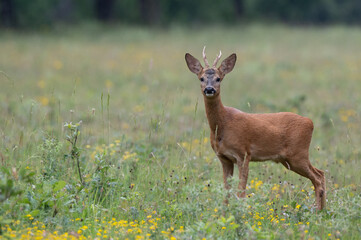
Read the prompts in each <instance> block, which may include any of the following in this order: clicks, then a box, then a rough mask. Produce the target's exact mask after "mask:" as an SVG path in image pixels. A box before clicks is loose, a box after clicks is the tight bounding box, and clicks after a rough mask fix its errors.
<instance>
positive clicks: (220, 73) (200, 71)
mask: <svg viewBox="0 0 361 240" xmlns="http://www.w3.org/2000/svg"><path fill="white" fill-rule="evenodd" d="M205 49H206V47H204V48H203V60H204V64H205V67H204V68H203V67H202V65H201V63H200V62H199V61H198V59H196V58H195V57H193V56H192V55H191V54H189V53H186V55H185V59H186V63H187V66H188V68H189V70H190V71H191V72H192V73H195V74H196V75H197V76H198V79H199V80H200V82H201V89H202V93H203V95H204V96H205V97H207V98H214V97H216V96H218V95H219V93H220V85H221V81H222V80H223V78H224V76H225V75H226V74H227V73H229V72H230V71H232V70H233V67H234V65H235V63H236V60H237V56H236V54H235V53H233V54H231V55H230V56H229V57H227V58H226V59H224V60H223V62H222V63H221V65H220V66H219V67H218V68H217V63H218V61H219V59H220V58H221V56H222V52H221V51H219V55H218V56H217V57H216V59H215V60H214V62H213V66H212V67H210V66H209V63H208V60H207V56H206V53H205Z"/></svg>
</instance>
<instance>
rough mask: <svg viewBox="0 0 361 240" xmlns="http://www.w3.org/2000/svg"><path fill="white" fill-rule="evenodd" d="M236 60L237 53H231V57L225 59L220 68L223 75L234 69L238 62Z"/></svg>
mask: <svg viewBox="0 0 361 240" xmlns="http://www.w3.org/2000/svg"><path fill="white" fill-rule="evenodd" d="M236 60H237V55H236V54H235V53H233V54H231V55H230V56H229V57H227V58H226V59H224V60H223V62H222V63H221V66H219V68H218V70H219V71H220V72H221V73H222V74H223V75H226V74H227V73H229V72H230V71H232V70H233V68H234V65H235V64H236Z"/></svg>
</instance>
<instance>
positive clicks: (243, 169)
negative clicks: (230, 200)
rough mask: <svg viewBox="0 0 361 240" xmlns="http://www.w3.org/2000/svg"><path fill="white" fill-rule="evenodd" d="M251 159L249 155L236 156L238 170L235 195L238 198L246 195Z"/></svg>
mask: <svg viewBox="0 0 361 240" xmlns="http://www.w3.org/2000/svg"><path fill="white" fill-rule="evenodd" d="M250 160H251V155H249V154H248V155H247V154H246V155H245V156H244V158H243V159H242V158H237V166H238V172H239V174H238V175H239V184H238V190H239V191H238V193H237V196H238V197H239V198H244V197H246V187H247V180H248V172H249V161H250Z"/></svg>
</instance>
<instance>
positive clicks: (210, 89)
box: [204, 87, 216, 95]
mask: <svg viewBox="0 0 361 240" xmlns="http://www.w3.org/2000/svg"><path fill="white" fill-rule="evenodd" d="M204 93H205V94H206V95H209V94H212V95H213V94H215V93H216V89H214V88H213V87H206V88H205V89H204Z"/></svg>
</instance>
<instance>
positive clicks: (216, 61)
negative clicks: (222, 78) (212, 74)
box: [213, 50, 222, 68]
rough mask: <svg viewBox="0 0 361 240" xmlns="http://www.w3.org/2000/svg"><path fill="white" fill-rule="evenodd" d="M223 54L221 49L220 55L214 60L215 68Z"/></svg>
mask: <svg viewBox="0 0 361 240" xmlns="http://www.w3.org/2000/svg"><path fill="white" fill-rule="evenodd" d="M221 56H222V52H221V50H219V55H218V56H217V57H216V59H215V60H214V62H213V67H214V68H215V67H217V63H218V61H219V59H220V58H221Z"/></svg>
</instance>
